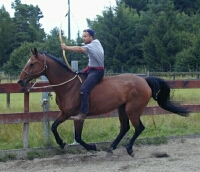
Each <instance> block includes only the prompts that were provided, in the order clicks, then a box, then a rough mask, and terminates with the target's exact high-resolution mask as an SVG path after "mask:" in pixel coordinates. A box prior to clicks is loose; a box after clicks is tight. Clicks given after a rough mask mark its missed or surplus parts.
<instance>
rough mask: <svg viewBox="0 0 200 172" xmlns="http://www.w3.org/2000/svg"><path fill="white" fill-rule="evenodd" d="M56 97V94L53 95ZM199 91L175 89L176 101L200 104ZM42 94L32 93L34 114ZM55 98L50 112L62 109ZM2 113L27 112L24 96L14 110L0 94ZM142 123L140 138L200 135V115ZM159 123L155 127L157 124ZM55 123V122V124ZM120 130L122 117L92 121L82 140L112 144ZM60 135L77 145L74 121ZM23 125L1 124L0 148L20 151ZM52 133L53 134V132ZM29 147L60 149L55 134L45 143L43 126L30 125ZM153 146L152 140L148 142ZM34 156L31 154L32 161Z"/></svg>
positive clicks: (14, 103) (15, 98) (15, 99)
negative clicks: (25, 110)
mask: <svg viewBox="0 0 200 172" xmlns="http://www.w3.org/2000/svg"><path fill="white" fill-rule="evenodd" d="M53 95H54V93H53ZM199 95H200V90H199V89H177V90H174V101H181V103H182V104H200V96H199ZM41 99H42V94H41V93H31V94H30V111H31V112H34V111H42V106H41ZM54 99H55V95H54V96H53V99H52V100H50V107H51V108H50V109H51V110H52V111H54V110H58V107H57V105H56V103H55V100H54ZM0 104H1V109H0V113H14V112H23V94H20V93H19V94H11V103H10V108H8V107H7V105H6V94H0ZM153 105H157V104H156V102H155V101H154V100H150V102H149V106H153ZM141 120H142V122H143V124H144V126H145V127H146V129H145V130H144V132H143V133H142V134H141V135H140V137H139V138H151V137H161V138H164V137H166V136H176V135H187V134H199V133H200V132H199V131H200V125H199V123H200V115H199V114H198V113H197V114H191V115H190V117H187V118H185V117H180V116H178V115H175V114H171V115H157V116H153V115H152V116H142V117H141ZM153 120H154V121H155V124H156V125H154V123H153ZM51 124H52V122H51ZM119 129H120V124H119V120H118V118H104V119H90V120H86V121H85V123H84V129H83V135H82V138H83V139H84V141H85V142H102V141H112V140H114V139H115V138H116V136H117V134H118V132H119ZM58 132H59V134H60V135H61V137H62V138H63V140H64V141H65V142H67V143H68V144H70V143H73V142H74V137H73V122H72V121H66V122H64V123H63V124H61V125H60V126H59V127H58ZM133 132H134V129H133V127H132V125H131V129H130V130H129V132H128V133H127V135H126V138H130V137H132V134H133ZM22 133H23V124H5V125H0V149H1V150H6V149H20V148H22V147H23V145H22V137H23V136H22ZM50 133H51V132H50ZM29 134H30V135H29V147H43V146H47V145H52V146H57V143H56V142H55V139H54V137H53V135H52V133H51V136H50V141H49V142H48V143H45V140H44V133H43V124H42V123H40V122H38V123H30V127H29ZM147 142H149V143H151V141H149V140H147ZM32 156H37V155H32V154H31V153H30V158H31V157H32Z"/></svg>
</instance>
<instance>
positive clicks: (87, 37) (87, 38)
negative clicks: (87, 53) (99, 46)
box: [82, 29, 94, 44]
mask: <svg viewBox="0 0 200 172" xmlns="http://www.w3.org/2000/svg"><path fill="white" fill-rule="evenodd" d="M82 37H83V42H84V43H85V44H89V43H90V42H92V41H93V40H94V31H93V30H92V29H85V30H83V36H82Z"/></svg>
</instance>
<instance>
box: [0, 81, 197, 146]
mask: <svg viewBox="0 0 200 172" xmlns="http://www.w3.org/2000/svg"><path fill="white" fill-rule="evenodd" d="M168 83H169V84H170V85H171V87H172V88H174V89H182V88H184V89H188V88H200V80H169V81H168ZM46 85H49V84H48V82H40V83H38V84H36V87H41V86H46ZM29 86H30V85H29ZM51 91H53V90H52V88H38V89H34V90H31V91H30V92H28V91H27V88H22V87H20V86H19V85H18V84H17V83H6V84H0V93H6V94H7V93H9V94H11V93H12V94H14V93H23V94H24V112H22V113H9V114H0V124H16V123H22V124H23V147H24V148H28V145H29V143H28V137H29V123H30V122H46V121H53V120H55V119H56V117H57V115H58V113H59V112H58V111H50V112H29V103H30V102H29V100H30V99H29V94H30V93H33V92H51ZM184 106H185V107H187V108H189V109H190V110H191V112H193V113H196V112H200V106H199V104H196V105H195V104H190V105H184ZM161 114H169V112H167V111H165V110H163V109H161V108H160V107H158V106H148V107H146V109H145V111H144V113H143V115H161ZM117 116H118V114H117V111H116V110H114V111H112V112H109V113H106V114H102V115H99V116H91V117H88V118H90V119H92V118H108V117H117Z"/></svg>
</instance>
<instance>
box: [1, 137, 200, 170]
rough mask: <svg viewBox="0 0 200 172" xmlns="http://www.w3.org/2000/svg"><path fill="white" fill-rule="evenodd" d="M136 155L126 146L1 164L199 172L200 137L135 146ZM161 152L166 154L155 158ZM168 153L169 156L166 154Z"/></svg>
mask: <svg viewBox="0 0 200 172" xmlns="http://www.w3.org/2000/svg"><path fill="white" fill-rule="evenodd" d="M134 154H135V156H134V157H131V156H129V155H128V154H127V152H126V150H125V148H124V147H120V148H118V149H116V150H115V151H114V153H113V155H112V156H111V157H105V155H106V152H104V151H99V152H87V153H82V154H76V155H74V154H69V153H68V154H63V155H57V156H53V157H51V158H43V159H34V160H14V161H8V162H5V163H3V162H1V163H0V171H1V172H11V171H12V172H24V171H26V172H27V171H28V172H79V171H80V172H130V171H134V172H158V171H159V172H198V171H199V172H200V138H186V139H174V140H169V141H168V144H162V145H159V146H155V145H142V146H134ZM155 154H156V155H160V154H162V155H163V156H164V155H165V156H164V157H159V158H158V157H156V156H155ZM166 155H167V156H166Z"/></svg>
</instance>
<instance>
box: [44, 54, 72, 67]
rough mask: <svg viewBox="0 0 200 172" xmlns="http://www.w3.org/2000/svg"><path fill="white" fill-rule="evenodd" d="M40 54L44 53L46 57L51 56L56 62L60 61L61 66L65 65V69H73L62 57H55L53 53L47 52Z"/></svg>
mask: <svg viewBox="0 0 200 172" xmlns="http://www.w3.org/2000/svg"><path fill="white" fill-rule="evenodd" d="M40 54H44V55H45V56H46V57H49V58H51V59H52V60H54V61H55V62H57V63H59V64H60V65H61V66H63V67H64V68H65V69H67V70H69V71H71V69H69V67H68V66H67V65H66V64H65V63H64V61H62V60H61V59H60V58H58V57H55V56H54V55H52V54H48V53H46V52H41V53H40Z"/></svg>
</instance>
